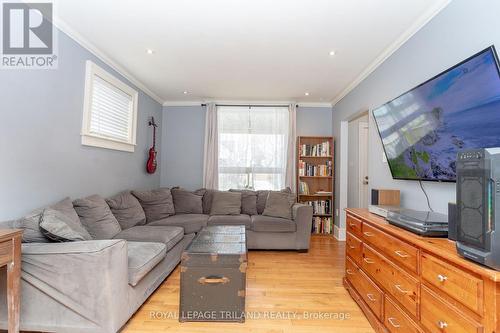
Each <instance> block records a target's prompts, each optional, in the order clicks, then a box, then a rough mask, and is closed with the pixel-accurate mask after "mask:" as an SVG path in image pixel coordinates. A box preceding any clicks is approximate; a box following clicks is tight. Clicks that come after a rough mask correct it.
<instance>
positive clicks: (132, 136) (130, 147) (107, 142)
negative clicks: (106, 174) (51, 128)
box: [81, 60, 139, 152]
mask: <svg viewBox="0 0 500 333" xmlns="http://www.w3.org/2000/svg"><path fill="white" fill-rule="evenodd" d="M95 77H99V78H101V79H102V80H105V81H106V82H107V83H109V84H110V85H111V86H113V87H114V88H116V89H119V90H121V91H122V92H124V93H126V94H128V95H130V96H131V97H132V114H131V115H130V122H131V123H130V133H129V135H128V140H127V141H123V140H119V139H116V138H112V137H108V136H105V135H99V134H96V133H92V132H91V131H90V118H91V113H92V110H91V109H92V98H93V86H94V78H95ZM138 99H139V93H138V92H137V90H135V89H133V88H132V87H130V86H129V85H127V84H125V83H124V82H122V81H121V80H119V79H118V78H116V77H115V76H113V75H111V74H110V73H109V72H107V71H106V70H104V69H103V68H101V67H99V66H98V65H96V64H95V63H93V62H92V61H90V60H87V61H86V66H85V95H84V102H83V121H82V131H81V137H82V145H84V146H92V147H99V148H106V149H113V150H120V151H125V152H134V151H135V146H136V139H137V105H138Z"/></svg>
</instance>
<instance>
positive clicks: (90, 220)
mask: <svg viewBox="0 0 500 333" xmlns="http://www.w3.org/2000/svg"><path fill="white" fill-rule="evenodd" d="M73 206H74V207H75V210H76V212H77V213H78V216H79V217H80V221H81V222H82V224H83V226H84V227H85V229H87V231H88V232H89V234H90V235H91V236H92V238H94V239H112V238H113V237H114V236H115V235H117V234H118V233H119V232H120V231H121V230H122V228H121V227H120V224H119V223H118V221H117V220H116V218H115V217H114V216H113V213H111V209H110V208H109V206H108V204H107V203H106V200H104V198H102V197H101V196H99V195H97V194H95V195H91V196H89V197H86V198H83V199H77V200H75V201H73Z"/></svg>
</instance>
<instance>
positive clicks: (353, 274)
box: [345, 258, 359, 284]
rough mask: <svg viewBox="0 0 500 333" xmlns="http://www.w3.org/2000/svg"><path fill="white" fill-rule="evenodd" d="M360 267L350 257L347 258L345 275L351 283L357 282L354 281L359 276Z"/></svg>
mask: <svg viewBox="0 0 500 333" xmlns="http://www.w3.org/2000/svg"><path fill="white" fill-rule="evenodd" d="M358 276H359V273H358V267H357V266H356V264H355V263H354V262H353V261H352V260H351V259H349V258H346V260H345V277H346V278H347V280H348V281H349V282H350V283H351V284H355V283H354V281H355V280H356V279H357V278H358Z"/></svg>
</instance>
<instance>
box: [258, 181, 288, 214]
mask: <svg viewBox="0 0 500 333" xmlns="http://www.w3.org/2000/svg"><path fill="white" fill-rule="evenodd" d="M270 192H283V193H292V190H291V189H290V188H289V187H287V188H284V189H282V190H280V191H267V190H260V191H257V214H262V213H263V212H264V209H265V208H266V202H267V196H268V195H269V193H270Z"/></svg>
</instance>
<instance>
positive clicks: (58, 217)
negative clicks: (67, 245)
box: [40, 208, 92, 242]
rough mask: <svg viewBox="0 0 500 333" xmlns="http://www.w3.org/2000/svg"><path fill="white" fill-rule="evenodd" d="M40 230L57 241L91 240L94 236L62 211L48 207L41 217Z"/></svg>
mask: <svg viewBox="0 0 500 333" xmlns="http://www.w3.org/2000/svg"><path fill="white" fill-rule="evenodd" d="M40 230H41V231H42V233H43V234H44V236H45V237H47V238H48V239H50V240H52V241H55V242H71V241H84V240H91V239H92V237H91V236H90V234H89V233H88V231H87V230H85V228H84V227H83V226H82V224H81V223H80V221H79V220H78V221H75V220H73V219H71V218H69V217H68V216H67V215H65V214H63V213H62V212H61V211H58V210H55V209H52V208H47V209H45V210H44V211H43V214H42V217H41V219H40Z"/></svg>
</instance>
